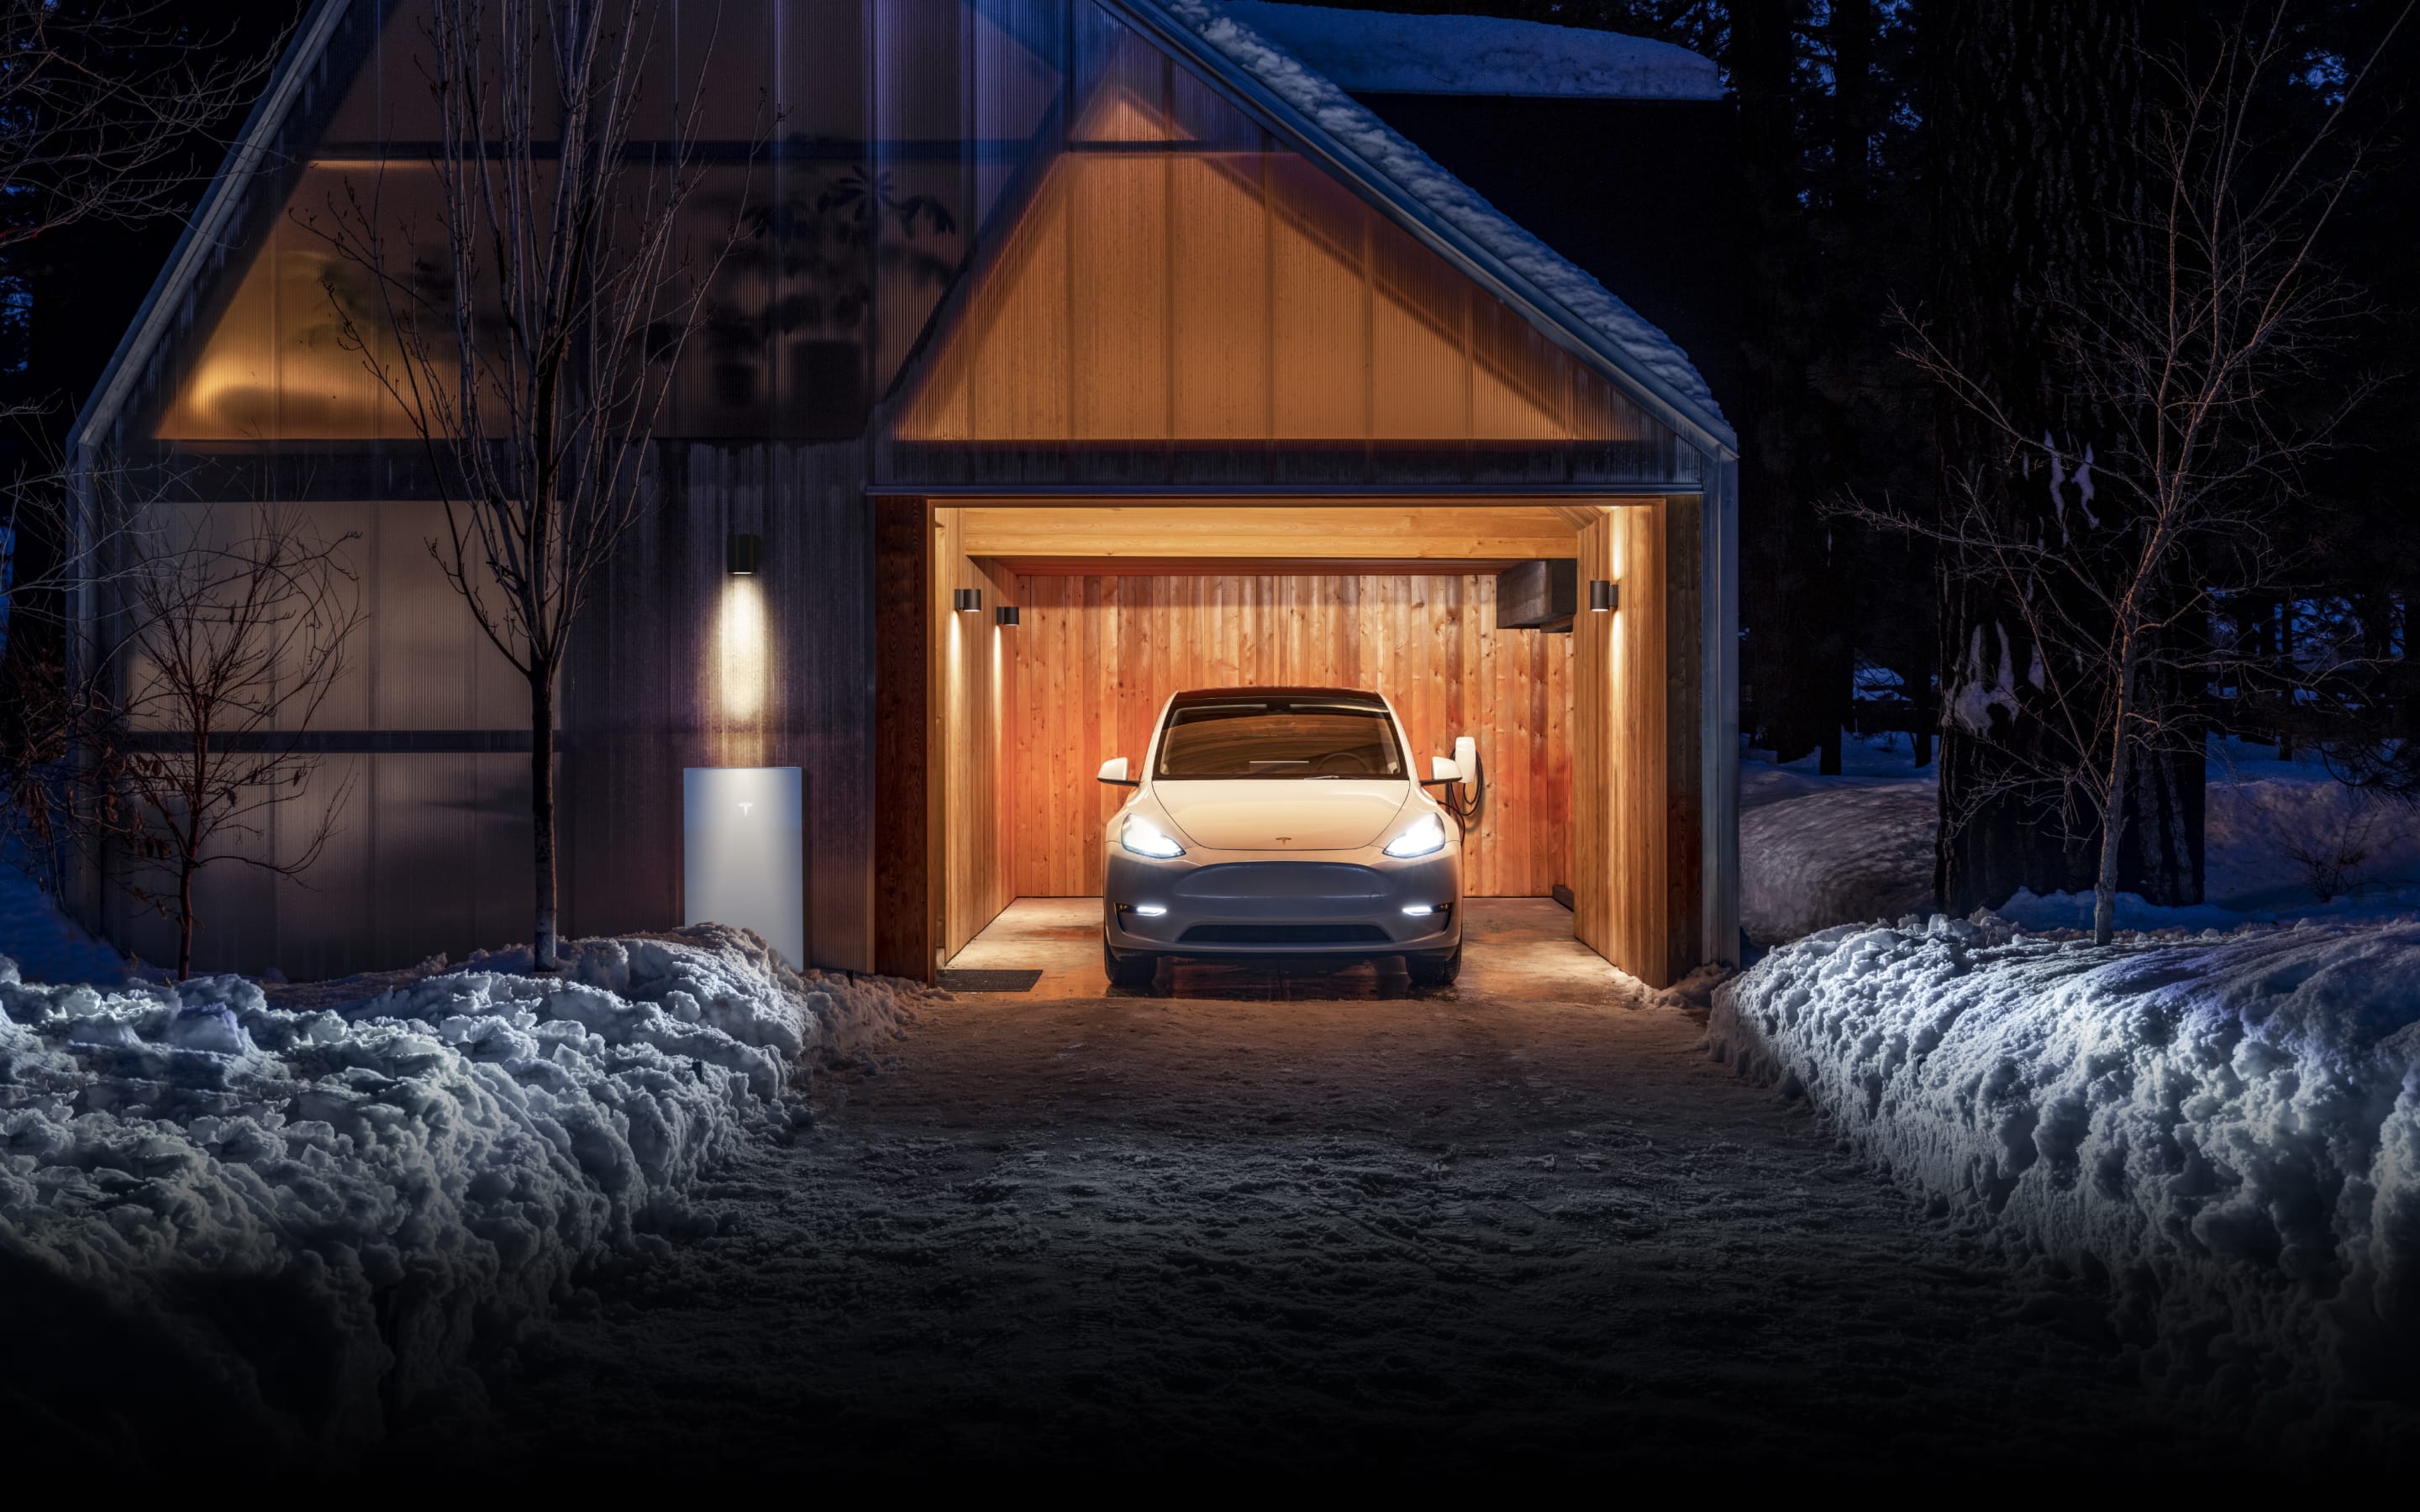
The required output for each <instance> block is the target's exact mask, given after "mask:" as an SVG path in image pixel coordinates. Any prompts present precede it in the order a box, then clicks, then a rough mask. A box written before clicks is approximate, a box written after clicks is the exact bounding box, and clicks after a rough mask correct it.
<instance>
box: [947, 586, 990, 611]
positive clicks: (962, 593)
mask: <svg viewBox="0 0 2420 1512" xmlns="http://www.w3.org/2000/svg"><path fill="white" fill-rule="evenodd" d="M950 605H951V607H952V608H954V609H956V610H957V611H958V612H959V613H961V614H976V613H980V612H982V610H983V590H982V589H980V588H960V589H957V590H955V591H954V592H953V593H952V594H950Z"/></svg>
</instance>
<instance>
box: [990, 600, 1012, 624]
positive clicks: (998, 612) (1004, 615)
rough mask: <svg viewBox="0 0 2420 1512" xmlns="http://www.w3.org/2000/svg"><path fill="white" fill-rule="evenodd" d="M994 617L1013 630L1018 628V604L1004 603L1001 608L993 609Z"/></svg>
mask: <svg viewBox="0 0 2420 1512" xmlns="http://www.w3.org/2000/svg"><path fill="white" fill-rule="evenodd" d="M992 618H993V619H996V620H998V621H999V622H1000V623H1001V624H1002V625H1006V626H1008V627H1009V628H1010V629H1012V630H1013V629H1015V628H1016V605H1014V604H1002V605H1001V607H1000V608H999V609H994V610H993V611H992Z"/></svg>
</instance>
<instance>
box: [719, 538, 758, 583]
mask: <svg viewBox="0 0 2420 1512" xmlns="http://www.w3.org/2000/svg"><path fill="white" fill-rule="evenodd" d="M764 550H765V543H764V541H763V539H762V538H760V537H758V536H753V535H734V536H732V537H731V538H730V539H729V540H728V541H726V542H725V543H724V546H723V554H722V564H723V570H724V571H726V572H728V573H730V574H731V576H733V577H734V578H753V577H755V576H756V561H757V559H758V558H759V557H760V556H762V555H763V554H764Z"/></svg>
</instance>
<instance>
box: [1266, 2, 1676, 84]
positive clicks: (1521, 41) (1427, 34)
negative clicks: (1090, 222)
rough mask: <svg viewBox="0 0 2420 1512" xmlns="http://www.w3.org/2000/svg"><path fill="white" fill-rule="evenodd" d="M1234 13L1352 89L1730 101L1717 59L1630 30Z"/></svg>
mask: <svg viewBox="0 0 2420 1512" xmlns="http://www.w3.org/2000/svg"><path fill="white" fill-rule="evenodd" d="M1227 13H1228V14H1229V15H1232V16H1233V17H1234V18H1235V19H1236V20H1238V21H1240V22H1242V23H1244V24H1245V25H1247V26H1249V27H1251V28H1252V30H1254V31H1256V32H1259V33H1260V34H1261V35H1262V36H1263V37H1265V38H1267V39H1270V40H1271V41H1273V42H1276V43H1277V44H1278V45H1279V46H1280V47H1282V48H1284V49H1285V50H1286V51H1287V52H1289V53H1292V54H1294V55H1295V56H1296V57H1298V58H1300V59H1302V60H1303V61H1304V62H1305V63H1308V64H1310V65H1311V67H1312V68H1314V69H1318V70H1319V71H1320V72H1322V73H1324V74H1326V75H1327V77H1328V78H1329V79H1330V80H1332V81H1334V82H1335V83H1336V84H1337V85H1340V86H1342V87H1343V88H1346V89H1365V90H1370V91H1373V92H1379V91H1399V92H1404V93H1410V94H1425V95H1560V96H1565V97H1577V98H1584V99H1590V100H1720V99H1721V98H1722V95H1723V86H1722V80H1721V77H1720V75H1719V74H1718V73H1717V72H1716V71H1715V69H1714V63H1713V61H1712V60H1710V59H1708V58H1704V57H1700V56H1699V55H1698V54H1695V53H1692V52H1690V51H1689V50H1688V49H1687V48H1685V47H1675V46H1674V45H1672V44H1671V43H1670V42H1658V41H1652V40H1651V39H1647V38H1644V37H1625V36H1623V35H1621V33H1620V32H1606V31H1595V30H1591V29H1588V28H1584V27H1578V26H1550V25H1547V24H1545V23H1543V22H1535V21H1508V20H1506V19H1504V18H1502V17H1499V16H1405V15H1400V14H1397V13H1396V12H1394V11H1390V10H1336V9H1331V8H1328V7H1326V6H1288V5H1278V4H1276V3H1274V0H1228V4H1227Z"/></svg>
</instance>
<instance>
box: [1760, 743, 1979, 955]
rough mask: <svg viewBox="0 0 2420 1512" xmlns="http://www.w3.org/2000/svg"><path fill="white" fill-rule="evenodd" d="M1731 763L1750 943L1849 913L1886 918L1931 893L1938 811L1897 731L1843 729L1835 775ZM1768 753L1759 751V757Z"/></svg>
mask: <svg viewBox="0 0 2420 1512" xmlns="http://www.w3.org/2000/svg"><path fill="white" fill-rule="evenodd" d="M1758 754H1760V753H1757V752H1750V753H1749V755H1750V759H1749V760H1746V761H1743V762H1742V763H1741V764H1740V927H1741V928H1742V929H1744V930H1745V931H1746V932H1747V936H1748V938H1749V939H1750V940H1751V941H1753V942H1754V943H1756V944H1758V945H1773V944H1777V943H1778V942H1780V941H1782V940H1789V939H1795V938H1797V937H1798V936H1799V935H1801V934H1805V933H1810V932H1812V931H1814V930H1819V929H1823V928H1824V927H1826V926H1827V925H1832V924H1838V923H1842V922H1844V921H1846V920H1849V919H1857V918H1898V917H1899V916H1900V914H1903V913H1907V912H1909V911H1910V910H1912V909H1917V908H1921V907H1923V906H1924V905H1925V904H1926V903H1928V902H1929V901H1930V900H1931V896H1932V835H1933V828H1934V824H1935V818H1934V816H1935V812H1936V810H1938V808H1939V800H1938V798H1937V797H1936V789H1935V788H1934V786H1933V783H1934V777H1933V770H1932V768H1931V766H1929V765H1928V766H1924V767H1918V766H1916V764H1915V750H1914V748H1913V747H1912V745H1911V743H1910V742H1909V740H1908V738H1907V736H1905V735H1903V734H1899V735H1873V736H1859V735H1849V734H1843V735H1842V736H1841V739H1840V766H1841V773H1840V775H1839V776H1838V777H1821V776H1818V775H1817V774H1816V771H1815V765H1816V759H1815V758H1814V757H1813V756H1807V757H1805V758H1803V759H1802V760H1799V761H1796V762H1792V763H1790V764H1787V765H1781V764H1775V763H1774V762H1772V761H1771V760H1770V759H1767V760H1762V761H1759V760H1755V759H1754V758H1755V757H1756V756H1757V755H1758ZM1762 754H1764V755H1766V756H1767V757H1768V758H1769V756H1770V753H1769V752H1766V753H1762Z"/></svg>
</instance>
